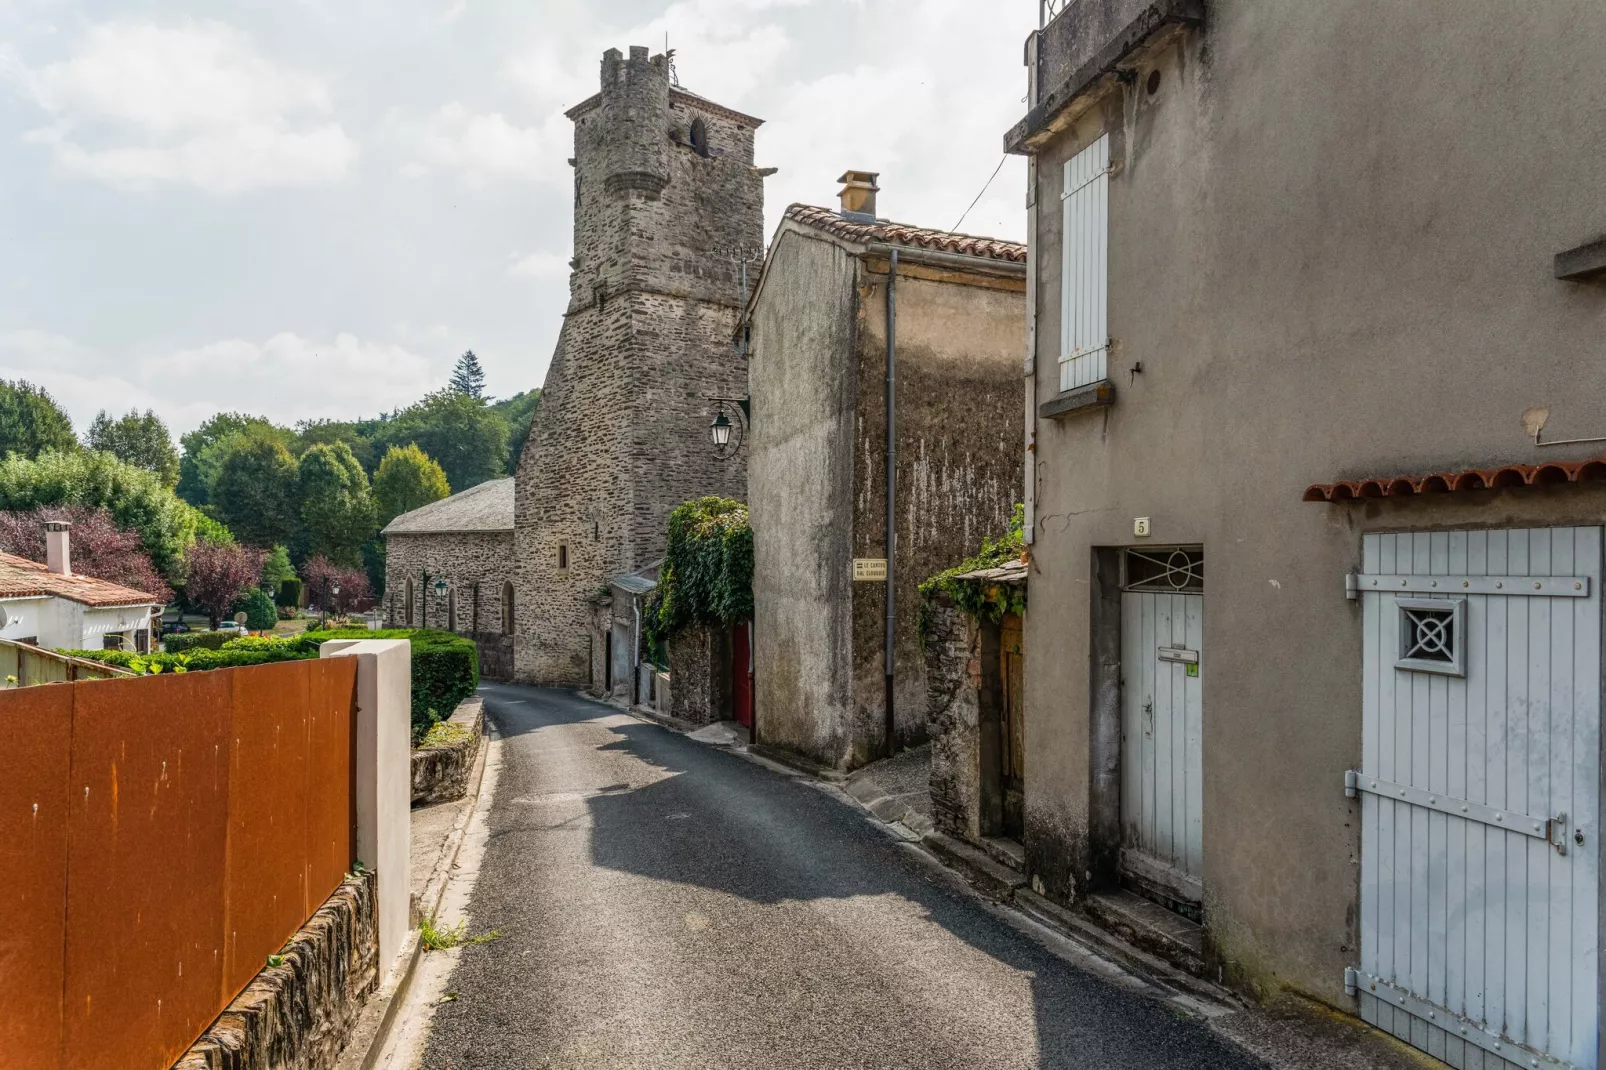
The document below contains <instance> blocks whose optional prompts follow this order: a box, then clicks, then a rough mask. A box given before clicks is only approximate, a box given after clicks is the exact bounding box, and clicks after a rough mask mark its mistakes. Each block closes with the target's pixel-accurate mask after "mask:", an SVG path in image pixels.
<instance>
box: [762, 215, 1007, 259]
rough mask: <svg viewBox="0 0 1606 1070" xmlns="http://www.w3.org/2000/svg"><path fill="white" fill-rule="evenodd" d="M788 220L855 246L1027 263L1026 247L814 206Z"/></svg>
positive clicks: (790, 216) (994, 239)
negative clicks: (857, 217)
mask: <svg viewBox="0 0 1606 1070" xmlns="http://www.w3.org/2000/svg"><path fill="white" fill-rule="evenodd" d="M786 218H787V219H791V220H794V221H796V222H798V223H802V224H803V225H804V226H808V227H813V228H814V229H815V230H822V231H824V232H825V233H827V234H832V235H835V236H836V237H838V238H844V239H846V240H848V241H853V242H886V243H888V244H890V245H911V246H916V247H918V248H921V249H936V250H938V251H940V252H944V253H958V254H960V255H961V256H976V257H981V258H982V259H984V260H1003V261H1005V262H1007V263H1011V264H1024V263H1026V246H1024V245H1022V244H1021V243H1020V242H1012V241H1002V240H1000V239H998V238H982V237H977V236H976V235H974V234H958V233H955V232H954V231H951V230H931V229H928V228H926V227H911V226H909V225H907V224H904V223H892V222H889V221H888V220H885V219H878V220H876V221H875V222H874V223H860V222H858V221H856V220H853V219H844V218H843V217H842V214H841V213H840V212H836V211H833V210H832V209H830V208H818V207H815V206H814V205H812V204H794V205H792V206H790V207H789V208H787V210H786Z"/></svg>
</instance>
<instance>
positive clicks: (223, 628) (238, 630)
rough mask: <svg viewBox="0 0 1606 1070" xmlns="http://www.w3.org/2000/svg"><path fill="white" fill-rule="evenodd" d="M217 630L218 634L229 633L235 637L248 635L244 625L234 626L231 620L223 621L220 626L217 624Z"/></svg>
mask: <svg viewBox="0 0 1606 1070" xmlns="http://www.w3.org/2000/svg"><path fill="white" fill-rule="evenodd" d="M217 630H218V631H220V632H230V633H232V634H234V635H237V636H238V635H248V634H250V633H248V632H247V631H246V630H245V625H243V624H236V623H234V622H233V621H232V620H226V621H223V622H222V623H221V624H219V625H218V626H217Z"/></svg>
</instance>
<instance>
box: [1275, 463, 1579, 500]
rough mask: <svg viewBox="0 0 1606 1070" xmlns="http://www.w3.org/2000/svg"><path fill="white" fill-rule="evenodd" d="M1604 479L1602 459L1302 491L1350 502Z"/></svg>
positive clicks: (1381, 479) (1327, 485)
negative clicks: (1362, 499) (1364, 499)
mask: <svg viewBox="0 0 1606 1070" xmlns="http://www.w3.org/2000/svg"><path fill="white" fill-rule="evenodd" d="M1602 480H1606V457H1597V458H1595V459H1594V460H1589V461H1552V462H1550V463H1549V464H1508V465H1503V466H1501V467H1499V468H1465V469H1462V470H1461V471H1458V472H1432V473H1429V474H1428V475H1425V476H1377V477H1374V478H1372V479H1353V480H1344V481H1342V482H1338V483H1313V484H1311V485H1310V486H1308V487H1306V488H1305V495H1304V500H1305V501H1307V502H1351V501H1355V500H1356V499H1359V498H1409V497H1412V496H1413V495H1417V494H1445V493H1448V492H1451V491H1462V490H1485V489H1490V488H1496V487H1523V486H1551V485H1553V484H1557V483H1596V482H1600V481H1602Z"/></svg>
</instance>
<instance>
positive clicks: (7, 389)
mask: <svg viewBox="0 0 1606 1070" xmlns="http://www.w3.org/2000/svg"><path fill="white" fill-rule="evenodd" d="M77 447H78V438H77V436H76V435H74V434H73V431H72V420H70V419H68V417H67V414H66V413H65V412H64V411H62V408H61V406H60V405H57V404H56V399H55V398H52V397H51V396H50V394H49V393H48V392H47V391H46V390H45V388H44V387H42V386H34V385H33V384H32V383H27V382H23V381H22V380H21V379H18V380H16V381H15V382H12V381H9V380H6V379H0V458H3V457H5V456H6V454H8V453H18V454H21V455H22V456H24V457H26V458H28V459H30V460H32V459H33V458H35V457H38V456H39V455H40V454H41V453H47V452H52V451H54V452H57V453H67V452H69V451H71V450H74V449H76V448H77Z"/></svg>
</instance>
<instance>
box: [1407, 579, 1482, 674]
mask: <svg viewBox="0 0 1606 1070" xmlns="http://www.w3.org/2000/svg"><path fill="white" fill-rule="evenodd" d="M1396 604H1397V605H1398V607H1399V613H1400V657H1399V660H1398V661H1397V662H1395V665H1396V666H1397V667H1399V668H1401V669H1407V670H1410V671H1412V672H1436V673H1444V674H1447V675H1450V676H1465V675H1466V665H1465V659H1464V658H1463V656H1462V655H1463V651H1464V650H1465V643H1464V642H1463V634H1464V632H1465V630H1466V627H1465V625H1466V605H1467V603H1466V600H1465V599H1462V598H1453V599H1414V598H1401V599H1397V600H1396Z"/></svg>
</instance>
